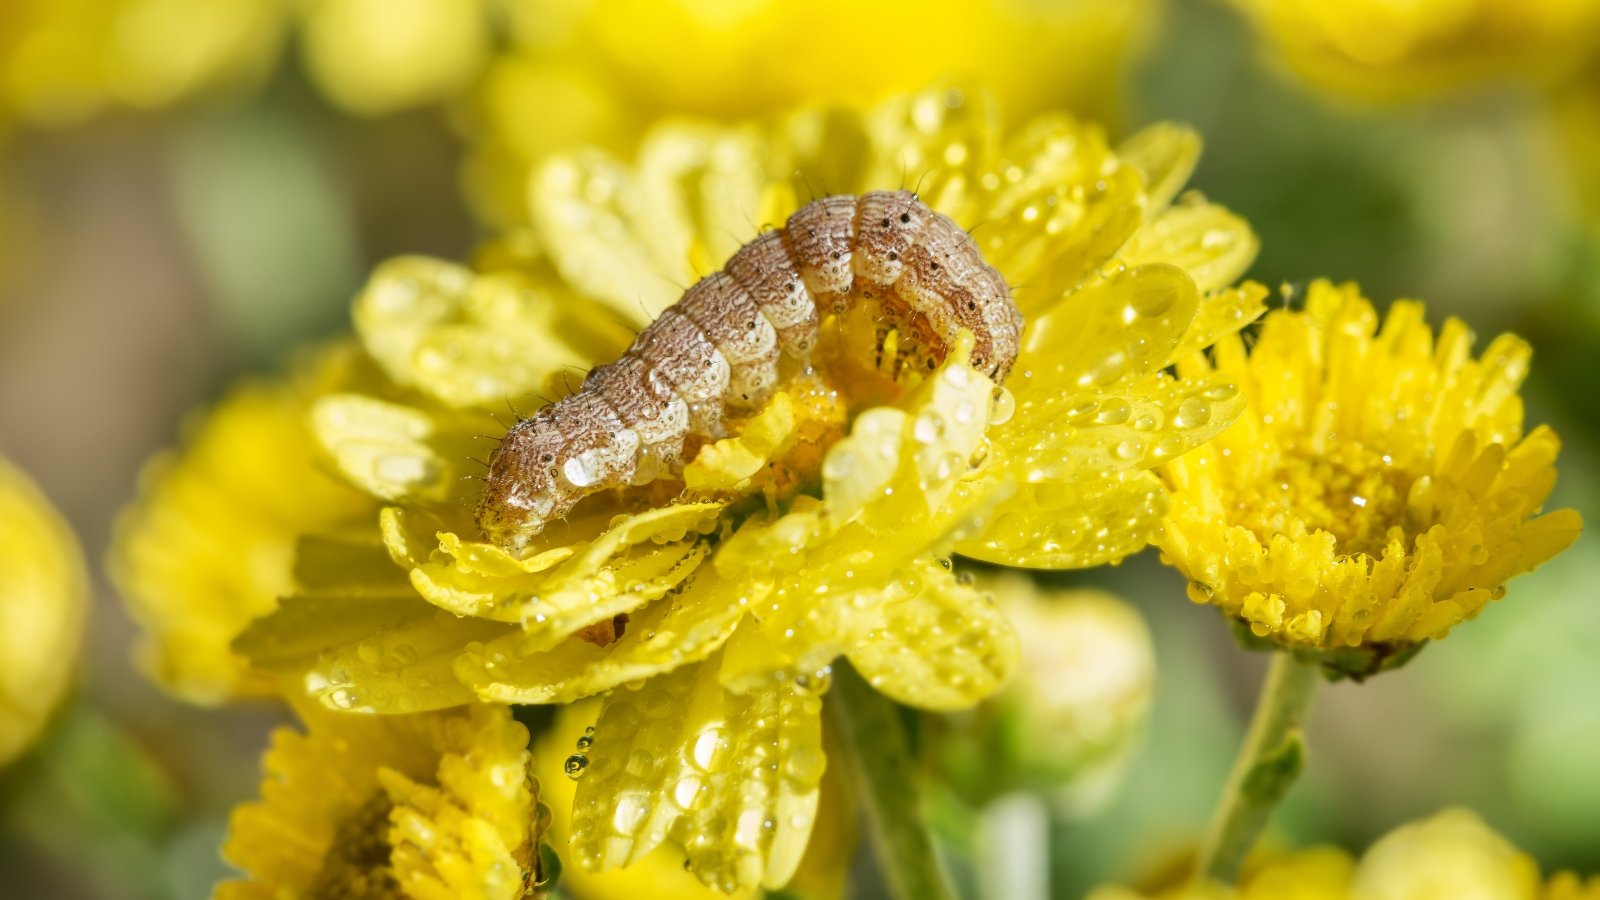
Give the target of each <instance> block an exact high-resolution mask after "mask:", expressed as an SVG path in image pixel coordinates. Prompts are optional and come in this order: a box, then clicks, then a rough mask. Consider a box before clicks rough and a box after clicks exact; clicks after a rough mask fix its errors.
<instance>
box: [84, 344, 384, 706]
mask: <svg viewBox="0 0 1600 900" xmlns="http://www.w3.org/2000/svg"><path fill="white" fill-rule="evenodd" d="M348 355H349V354H348V353H347V352H345V351H342V350H335V351H330V353H329V358H328V359H327V360H326V361H325V362H324V363H323V364H322V365H321V367H320V369H319V370H318V371H316V372H312V373H307V374H306V375H305V376H303V377H302V378H300V379H299V380H297V381H296V382H294V383H290V384H282V385H265V384H256V383H251V384H244V385H241V386H240V387H237V388H235V389H234V390H233V391H232V392H231V393H230V394H229V395H228V396H227V397H226V398H224V399H223V401H222V402H221V404H219V405H218V407H217V408H216V409H215V410H212V411H211V412H210V413H209V415H208V416H207V417H206V418H205V419H204V420H203V421H195V422H191V423H190V424H191V427H190V429H189V435H188V440H187V441H186V446H185V448H184V449H183V451H182V452H180V453H168V454H166V455H164V456H162V457H160V458H158V459H156V460H154V461H153V462H152V463H150V465H149V466H148V467H147V468H146V470H145V472H144V477H143V479H142V485H141V490H140V498H139V500H138V501H137V502H136V503H135V504H133V505H132V506H131V507H130V508H129V509H128V510H127V511H126V512H124V513H123V515H122V518H121V520H120V521H119V523H118V528H117V536H116V539H115V541H114V545H113V549H112V552H111V559H110V563H109V567H110V571H111V575H112V577H113V579H114V580H115V581H116V583H117V585H118V587H119V588H120V589H121V592H122V594H123V596H124V597H125V598H126V600H127V602H128V607H129V610H130V611H131V613H132V615H133V617H134V619H135V620H136V621H138V622H139V624H140V625H141V626H143V628H144V629H145V631H146V635H145V637H144V638H143V640H142V642H141V644H140V647H139V650H138V655H139V658H140V662H141V663H142V665H143V667H144V668H145V669H146V671H148V672H149V673H150V674H151V675H152V676H153V677H154V678H155V679H156V680H157V681H159V682H160V683H161V684H162V685H163V686H164V687H166V688H167V689H168V690H170V691H172V692H173V693H175V694H177V695H178V696H180V697H182V698H184V699H186V700H188V701H190V702H193V703H202V704H213V703H219V702H222V701H224V700H227V699H230V698H233V697H236V696H241V695H243V696H260V695H267V694H271V693H272V692H273V686H272V684H271V682H270V680H269V679H268V678H266V677H265V676H264V675H263V674H261V673H259V672H255V673H252V672H251V671H249V669H248V667H247V666H245V665H244V664H243V661H242V660H240V659H239V658H238V657H237V656H235V655H234V653H233V651H232V650H231V649H230V648H229V643H230V642H231V641H232V640H233V639H234V638H235V637H236V636H237V635H238V634H239V632H240V631H241V630H243V629H244V627H245V625H247V624H249V622H250V620H251V619H254V618H255V617H257V616H260V615H263V614H265V613H268V612H271V611H272V609H273V607H274V605H275V603H276V601H277V598H278V597H279V596H280V595H282V594H286V593H289V592H290V591H291V590H293V589H294V587H295V575H294V567H295V565H296V561H295V553H296V547H297V545H300V550H301V553H302V556H304V555H305V554H306V553H307V552H308V551H310V550H314V549H315V548H316V547H318V546H320V545H325V544H328V543H330V542H334V543H336V540H337V534H338V532H339V531H340V529H341V527H342V526H344V525H347V524H351V523H355V522H365V521H366V520H368V519H369V518H370V516H371V515H372V512H373V509H374V505H373V503H372V501H371V500H369V499H367V498H366V497H364V496H363V495H362V494H360V493H358V492H357V491H355V490H353V489H351V488H349V487H347V486H345V485H344V484H343V483H342V482H340V481H338V480H337V479H335V478H333V477H331V476H330V475H329V474H327V473H326V472H325V471H324V468H325V464H324V463H323V462H322V460H321V459H319V452H320V451H319V449H318V448H317V446H316V444H315V443H314V441H313V439H312V436H311V433H310V431H309V430H308V428H307V423H306V416H307V410H308V404H309V402H310V399H311V398H312V397H313V396H315V395H316V394H317V393H319V392H321V391H324V390H326V389H327V385H328V384H329V383H333V382H338V381H339V380H341V379H343V378H345V377H347V376H345V375H343V374H341V370H342V369H345V368H348V367H349V365H350V364H349V363H347V362H346V361H345V360H344V359H343V357H347V356H348ZM304 562H305V560H304V559H302V561H301V564H304Z"/></svg>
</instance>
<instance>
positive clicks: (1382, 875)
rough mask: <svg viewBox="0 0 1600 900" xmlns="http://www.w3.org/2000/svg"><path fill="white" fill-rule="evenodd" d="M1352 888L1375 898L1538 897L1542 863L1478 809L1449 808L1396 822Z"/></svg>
mask: <svg viewBox="0 0 1600 900" xmlns="http://www.w3.org/2000/svg"><path fill="white" fill-rule="evenodd" d="M1350 893H1351V896H1354V897H1362V898H1368V897H1370V898H1372V900H1412V898H1417V897H1460V898H1463V900H1471V898H1481V900H1500V898H1505V900H1513V898H1516V900H1523V898H1526V900H1533V898H1535V897H1537V896H1538V894H1539V865H1538V863H1536V862H1534V861H1533V858H1532V857H1530V856H1528V855H1527V854H1526V853H1523V852H1522V851H1520V850H1518V849H1517V848H1516V847H1515V846H1513V845H1512V844H1511V842H1510V841H1507V840H1506V839H1505V838H1503V837H1501V836H1500V835H1498V834H1496V833H1495V832H1494V830H1493V829H1491V828H1490V827H1489V826H1488V825H1485V824H1484V822H1483V820H1482V819H1480V818H1479V817H1478V816H1477V814H1475V813H1473V812H1471V811H1469V810H1465V809H1448V810H1445V811H1444V812H1441V813H1439V814H1438V815H1435V816H1433V817H1432V818H1429V819H1424V820H1422V821H1419V822H1412V823H1410V824H1407V825H1403V826H1401V827H1399V828H1396V829H1395V830H1394V831H1391V832H1389V833H1388V834H1387V835H1384V836H1383V838H1382V839H1381V840H1379V841H1378V842H1377V843H1376V844H1373V845H1372V847H1371V848H1369V849H1368V850H1367V852H1366V854H1365V855H1363V856H1362V858H1361V863H1360V865H1358V866H1356V870H1355V874H1354V876H1353V878H1352V879H1351V884H1350Z"/></svg>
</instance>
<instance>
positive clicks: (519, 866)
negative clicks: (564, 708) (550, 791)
mask: <svg viewBox="0 0 1600 900" xmlns="http://www.w3.org/2000/svg"><path fill="white" fill-rule="evenodd" d="M307 722H308V730H307V731H306V732H304V733H302V732H298V731H294V730H292V729H283V730H281V731H279V732H278V733H277V735H276V736H275V738H274V741H273V747H272V749H271V750H270V751H268V753H267V755H266V760H265V763H264V765H265V769H266V778H265V780H264V782H263V784H262V789H261V790H262V798H261V801H260V802H258V803H250V804H245V805H243V806H240V807H238V808H237V809H235V810H234V813H233V820H232V823H231V825H230V828H229V836H228V842H227V844H226V845H225V846H224V847H223V855H224V856H225V857H226V858H227V859H228V860H229V861H230V862H232V863H234V864H235V865H237V866H239V867H240V868H242V869H244V870H245V872H246V873H247V875H248V878H247V879H245V880H240V881H230V882H226V883H224V884H222V885H220V886H219V887H218V889H217V894H216V896H217V898H218V900H253V898H266V897H374V898H376V897H384V898H396V900H399V898H409V900H449V898H463V900H521V898H524V897H530V896H534V895H535V891H536V888H537V887H539V886H540V885H539V883H540V880H541V879H540V856H539V838H540V834H541V832H542V831H543V828H544V824H545V817H544V815H542V814H541V810H540V809H539V807H538V787H537V782H535V781H534V780H533V778H532V775H531V774H530V773H531V769H530V766H531V759H530V757H529V753H528V731H527V729H526V728H524V727H523V726H522V725H521V724H519V723H517V722H516V721H514V720H513V719H512V718H511V713H510V710H508V709H506V708H505V707H497V706H482V705H474V706H469V707H461V708H458V709H454V710H450V711H446V712H436V713H419V714H417V715H409V716H381V717H376V716H350V715H340V714H337V713H332V712H328V711H326V710H322V709H312V710H310V711H309V713H308V715H307Z"/></svg>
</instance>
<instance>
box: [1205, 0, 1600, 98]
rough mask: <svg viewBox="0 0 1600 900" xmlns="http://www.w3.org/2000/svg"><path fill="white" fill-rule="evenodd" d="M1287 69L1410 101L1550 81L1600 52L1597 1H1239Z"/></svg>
mask: <svg viewBox="0 0 1600 900" xmlns="http://www.w3.org/2000/svg"><path fill="white" fill-rule="evenodd" d="M1234 5H1235V6H1237V7H1239V9H1241V10H1242V11H1243V12H1244V13H1245V14H1246V15H1247V16H1248V17H1249V18H1250V19H1251V20H1252V22H1253V23H1254V25H1255V26H1256V28H1257V29H1258V30H1259V31H1260V32H1261V34H1262V36H1263V37H1264V38H1265V39H1266V40H1267V41H1269V42H1270V43H1271V44H1272V46H1273V48H1274V50H1275V51H1276V52H1277V54H1278V55H1279V56H1281V58H1282V60H1283V62H1284V64H1286V65H1287V66H1288V67H1289V68H1290V69H1292V70H1294V71H1295V72H1296V73H1297V74H1299V75H1300V76H1301V77H1303V78H1306V79H1307V80H1309V81H1311V82H1313V83H1314V84H1316V85H1318V86H1320V87H1324V88H1328V89H1331V90H1335V91H1339V92H1343V93H1349V94H1353V95H1357V96H1361V97H1368V98H1375V99H1386V98H1406V97H1412V96H1416V95H1421V94H1428V93H1435V92H1439V91H1444V90H1448V89H1451V88H1455V87H1460V86H1462V85H1465V84H1468V83H1471V82H1474V81H1479V80H1483V79H1488V78H1492V77H1513V78H1525V79H1533V80H1540V81H1543V80H1548V79H1552V78H1556V77H1560V76H1562V75H1565V74H1568V73H1570V72H1571V71H1572V69H1573V68H1574V67H1576V66H1577V65H1578V64H1580V63H1582V61H1583V60H1584V58H1585V57H1586V56H1587V55H1588V54H1589V53H1590V52H1591V51H1593V50H1594V49H1595V48H1596V46H1597V45H1600V2H1597V0H1409V2H1395V0H1340V2H1337V3H1327V2H1321V0H1234Z"/></svg>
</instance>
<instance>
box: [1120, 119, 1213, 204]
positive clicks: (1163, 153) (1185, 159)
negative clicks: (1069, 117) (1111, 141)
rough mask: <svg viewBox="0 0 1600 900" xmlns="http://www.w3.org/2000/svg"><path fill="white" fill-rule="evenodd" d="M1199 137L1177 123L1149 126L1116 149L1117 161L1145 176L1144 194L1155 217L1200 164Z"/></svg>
mask: <svg viewBox="0 0 1600 900" xmlns="http://www.w3.org/2000/svg"><path fill="white" fill-rule="evenodd" d="M1200 147H1201V141H1200V135H1199V133H1197V132H1196V131H1195V130H1194V129H1193V128H1190V127H1189V126H1187V125H1181V124H1179V123H1176V122H1157V123H1155V124H1154V125H1148V126H1146V127H1144V128H1143V129H1140V131H1139V132H1138V133H1136V134H1134V135H1133V136H1132V137H1130V138H1128V139H1127V140H1125V141H1123V142H1122V143H1121V144H1119V145H1117V158H1118V159H1120V160H1121V161H1122V163H1123V164H1124V165H1127V166H1132V167H1133V168H1135V169H1137V170H1139V173H1140V174H1141V175H1143V176H1144V186H1145V187H1144V193H1145V197H1146V198H1148V201H1149V209H1150V210H1151V212H1152V213H1155V212H1158V211H1160V210H1163V209H1165V208H1166V207H1167V205H1168V204H1170V203H1171V202H1172V198H1173V197H1176V196H1178V191H1180V190H1182V189H1183V186H1184V184H1186V183H1187V182H1188V181H1189V176H1190V175H1193V174H1194V167H1195V166H1196V165H1197V164H1198V163H1199V162H1200Z"/></svg>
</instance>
